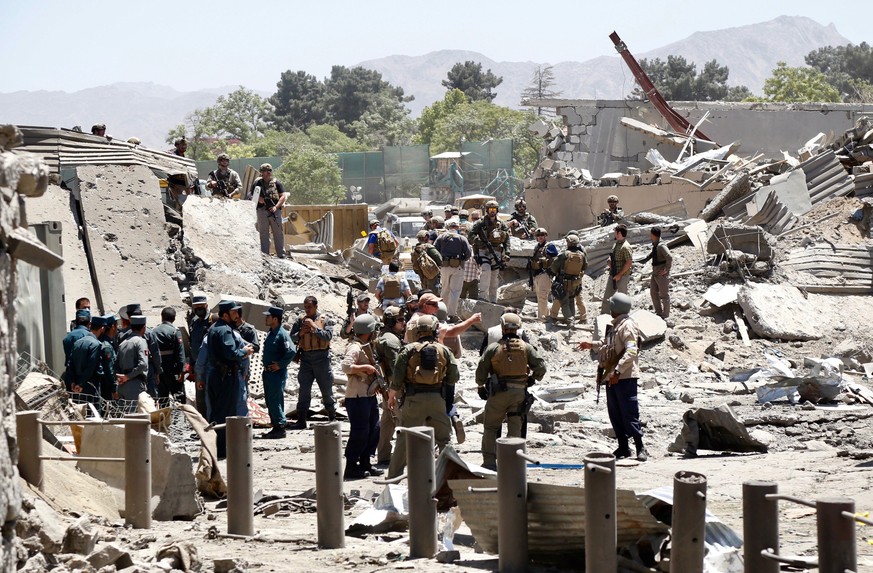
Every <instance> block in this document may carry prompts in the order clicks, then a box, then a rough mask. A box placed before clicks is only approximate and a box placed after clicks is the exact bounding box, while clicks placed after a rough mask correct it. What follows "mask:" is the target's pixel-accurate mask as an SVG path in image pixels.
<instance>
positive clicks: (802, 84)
mask: <svg viewBox="0 0 873 573" xmlns="http://www.w3.org/2000/svg"><path fill="white" fill-rule="evenodd" d="M764 96H765V97H764V99H765V100H766V101H784V102H838V101H840V92H839V91H837V88H835V87H833V86H832V85H830V84H829V83H828V81H827V77H825V75H824V74H823V73H821V72H820V71H818V70H816V69H813V68H790V67H788V64H786V63H785V62H778V63H777V64H776V69H774V70H773V73H772V75H771V76H770V77H769V78H767V79H766V80H764Z"/></svg>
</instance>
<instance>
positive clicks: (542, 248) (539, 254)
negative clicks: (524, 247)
mask: <svg viewBox="0 0 873 573" xmlns="http://www.w3.org/2000/svg"><path fill="white" fill-rule="evenodd" d="M548 267H549V257H547V256H546V243H537V246H536V247H534V252H533V256H531V258H530V268H531V270H532V271H534V273H537V272H538V271H544V270H546V269H547V268H548Z"/></svg>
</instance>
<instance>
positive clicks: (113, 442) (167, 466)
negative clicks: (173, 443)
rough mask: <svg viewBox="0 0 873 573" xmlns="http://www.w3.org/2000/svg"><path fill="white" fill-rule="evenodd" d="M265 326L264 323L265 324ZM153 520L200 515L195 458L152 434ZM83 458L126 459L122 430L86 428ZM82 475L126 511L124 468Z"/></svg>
mask: <svg viewBox="0 0 873 573" xmlns="http://www.w3.org/2000/svg"><path fill="white" fill-rule="evenodd" d="M262 324H263V322H262ZM151 438H152V456H151V469H152V517H153V518H154V519H156V520H159V521H169V520H172V519H193V518H194V517H195V516H196V515H198V514H199V513H200V506H199V504H198V502H197V487H196V484H195V481H194V472H193V470H192V466H191V457H190V456H189V455H188V454H186V453H185V452H184V451H173V450H171V449H170V445H169V442H168V441H167V438H166V437H165V436H163V435H161V434H158V433H154V432H153V433H152V436H151ZM80 453H81V455H83V456H106V457H119V458H120V457H124V428H123V427H122V426H112V425H106V426H85V427H84V428H83V429H82V448H81V451H80ZM78 467H79V469H80V470H81V471H83V472H85V473H87V474H89V475H91V476H93V477H96V478H97V479H100V480H102V481H104V482H106V484H107V485H108V486H109V487H110V488H111V489H112V490H113V492H114V494H115V497H116V501H117V503H118V507H120V508H123V507H124V464H117V463H111V462H79V463H78Z"/></svg>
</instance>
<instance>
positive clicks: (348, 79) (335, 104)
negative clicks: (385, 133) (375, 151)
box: [323, 66, 412, 138]
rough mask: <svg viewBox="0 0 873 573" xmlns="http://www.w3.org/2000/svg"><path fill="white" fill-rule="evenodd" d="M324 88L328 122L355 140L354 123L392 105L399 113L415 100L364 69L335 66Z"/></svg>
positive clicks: (375, 72)
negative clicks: (378, 108)
mask: <svg viewBox="0 0 873 573" xmlns="http://www.w3.org/2000/svg"><path fill="white" fill-rule="evenodd" d="M324 89H325V93H324V100H323V101H324V108H325V112H326V118H327V121H328V122H329V123H332V124H334V125H336V126H337V127H338V128H340V130H341V131H342V132H343V133H345V134H346V135H348V136H349V137H353V138H355V137H357V136H358V133H357V131H356V128H355V127H354V124H355V122H357V121H358V120H360V119H361V116H362V115H364V113H365V112H367V111H372V110H374V109H375V108H376V107H377V106H379V105H389V106H391V107H394V108H396V109H397V110H398V111H397V112H398V113H399V110H400V109H404V108H405V106H404V103H406V102H408V101H412V97H411V96H410V97H406V96H404V95H403V88H400V87H396V86H392V85H391V84H390V83H388V82H386V81H385V80H383V79H382V74H380V73H379V72H377V71H374V70H368V69H366V68H362V67H356V68H347V67H345V66H333V68H332V69H331V71H330V77H329V78H327V79H326V80H325V81H324ZM359 127H360V125H359Z"/></svg>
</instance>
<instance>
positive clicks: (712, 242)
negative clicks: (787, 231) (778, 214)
mask: <svg viewBox="0 0 873 573" xmlns="http://www.w3.org/2000/svg"><path fill="white" fill-rule="evenodd" d="M775 250H776V237H774V236H773V235H770V234H769V233H766V232H764V231H763V230H762V229H761V228H760V227H751V226H748V225H737V224H728V223H725V224H720V225H716V227H715V228H714V229H713V231H712V234H711V235H710V237H709V241H707V243H706V251H707V252H708V253H709V254H711V255H722V254H730V251H740V252H742V253H745V254H748V255H751V256H752V257H754V260H760V261H769V260H770V259H772V258H773V253H774V252H775Z"/></svg>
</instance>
